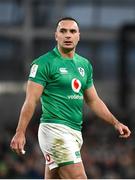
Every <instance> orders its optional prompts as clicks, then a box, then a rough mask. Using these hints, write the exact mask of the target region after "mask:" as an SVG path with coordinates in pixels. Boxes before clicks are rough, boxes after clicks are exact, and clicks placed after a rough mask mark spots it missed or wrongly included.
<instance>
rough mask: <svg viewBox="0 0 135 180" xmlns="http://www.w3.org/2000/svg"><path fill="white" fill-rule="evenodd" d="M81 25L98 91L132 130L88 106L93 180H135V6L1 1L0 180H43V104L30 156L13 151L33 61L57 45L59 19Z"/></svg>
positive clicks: (82, 50) (100, 1) (92, 0)
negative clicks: (124, 132) (121, 131)
mask: <svg viewBox="0 0 135 180" xmlns="http://www.w3.org/2000/svg"><path fill="white" fill-rule="evenodd" d="M63 16H72V17H73V18H76V19H77V21H78V22H79V23H80V29H81V42H80V44H79V45H78V48H77V52H79V54H81V55H83V56H85V57H87V58H89V59H91V63H92V64H93V68H94V81H95V86H96V88H97V91H98V93H99V95H100V97H102V99H103V100H104V101H105V103H106V104H107V105H108V107H109V108H110V110H111V111H112V112H113V113H114V115H115V116H116V117H118V118H119V119H120V120H121V121H122V122H123V123H125V124H127V125H128V126H129V127H130V128H131V130H132V136H131V138H129V139H127V140H123V139H120V138H118V134H117V133H116V132H115V130H114V129H113V128H112V127H111V126H109V125H108V124H105V123H104V122H102V121H101V120H100V119H98V118H97V117H95V116H94V114H92V113H91V112H90V111H88V109H87V107H86V106H84V127H83V136H84V146H83V149H82V157H83V160H84V164H85V168H86V172H87V175H88V178H93V179H94V178H113V179H115V178H135V170H134V169H135V140H134V138H135V132H134V127H135V119H134V118H135V81H134V77H135V1H134V0H128V1H127V0H83V1H82V0H0V124H1V125H0V132H1V133H0V178H31V179H34V178H43V171H44V161H43V156H42V154H41V152H40V150H39V147H38V142H37V128H38V124H39V116H40V104H39V105H38V106H37V109H36V112H35V115H34V117H33V119H32V121H31V123H30V126H29V128H28V131H27V145H26V155H25V156H23V157H18V156H17V155H16V154H14V153H13V152H11V150H10V148H9V143H10V140H11V138H12V136H13V134H14V132H15V128H16V125H17V121H18V116H19V111H20V108H21V106H22V103H23V101H24V98H25V93H24V90H25V83H26V81H27V77H28V74H29V67H30V63H31V62H32V60H33V59H34V58H36V57H37V56H39V55H41V54H43V53H45V52H47V51H48V50H50V49H52V48H53V47H54V46H55V41H54V32H55V23H56V21H57V20H58V19H59V18H60V17H63Z"/></svg>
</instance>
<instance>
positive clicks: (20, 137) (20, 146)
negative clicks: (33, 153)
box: [10, 132, 26, 155]
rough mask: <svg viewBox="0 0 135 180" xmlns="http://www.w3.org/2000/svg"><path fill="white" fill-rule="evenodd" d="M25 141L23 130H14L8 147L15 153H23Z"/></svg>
mask: <svg viewBox="0 0 135 180" xmlns="http://www.w3.org/2000/svg"><path fill="white" fill-rule="evenodd" d="M25 143H26V139H25V134H24V133H23V132H16V134H15V135H14V137H13V138H12V140H11V143H10V147H11V149H12V150H13V151H15V152H16V153H17V154H19V155H22V154H25V151H24V145H25Z"/></svg>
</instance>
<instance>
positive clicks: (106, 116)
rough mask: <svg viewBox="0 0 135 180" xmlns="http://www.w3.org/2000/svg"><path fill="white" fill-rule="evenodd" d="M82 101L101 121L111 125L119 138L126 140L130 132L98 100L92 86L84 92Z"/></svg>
mask: <svg viewBox="0 0 135 180" xmlns="http://www.w3.org/2000/svg"><path fill="white" fill-rule="evenodd" d="M84 99H85V102H86V104H87V105H88V107H89V108H90V109H91V110H92V111H93V112H94V113H95V114H96V115H97V116H98V117H99V118H101V119H103V120H105V121H106V122H108V123H110V124H112V125H113V126H114V127H115V128H116V129H117V130H118V131H119V133H120V137H124V138H127V137H128V136H130V134H131V132H130V130H129V129H128V127H127V126H125V125H124V124H122V123H120V122H119V121H118V120H117V119H116V118H115V117H114V115H113V114H112V113H111V112H110V111H109V109H108V108H107V106H106V105H105V104H104V102H103V101H102V100H101V99H100V98H99V96H98V94H97V92H96V89H95V87H94V85H93V86H92V87H90V88H88V89H86V90H85V92H84Z"/></svg>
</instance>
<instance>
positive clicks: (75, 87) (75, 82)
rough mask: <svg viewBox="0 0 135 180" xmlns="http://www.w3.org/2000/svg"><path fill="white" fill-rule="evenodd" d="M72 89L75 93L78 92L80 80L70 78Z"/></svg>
mask: <svg viewBox="0 0 135 180" xmlns="http://www.w3.org/2000/svg"><path fill="white" fill-rule="evenodd" d="M72 89H73V91H74V92H76V93H79V91H80V89H81V82H80V81H79V80H78V79H76V78H74V79H72Z"/></svg>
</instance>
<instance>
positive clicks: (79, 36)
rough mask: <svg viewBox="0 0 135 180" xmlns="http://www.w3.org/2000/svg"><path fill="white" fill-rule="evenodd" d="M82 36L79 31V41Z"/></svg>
mask: <svg viewBox="0 0 135 180" xmlns="http://www.w3.org/2000/svg"><path fill="white" fill-rule="evenodd" d="M80 38H81V36H80V33H79V38H78V41H80Z"/></svg>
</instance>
